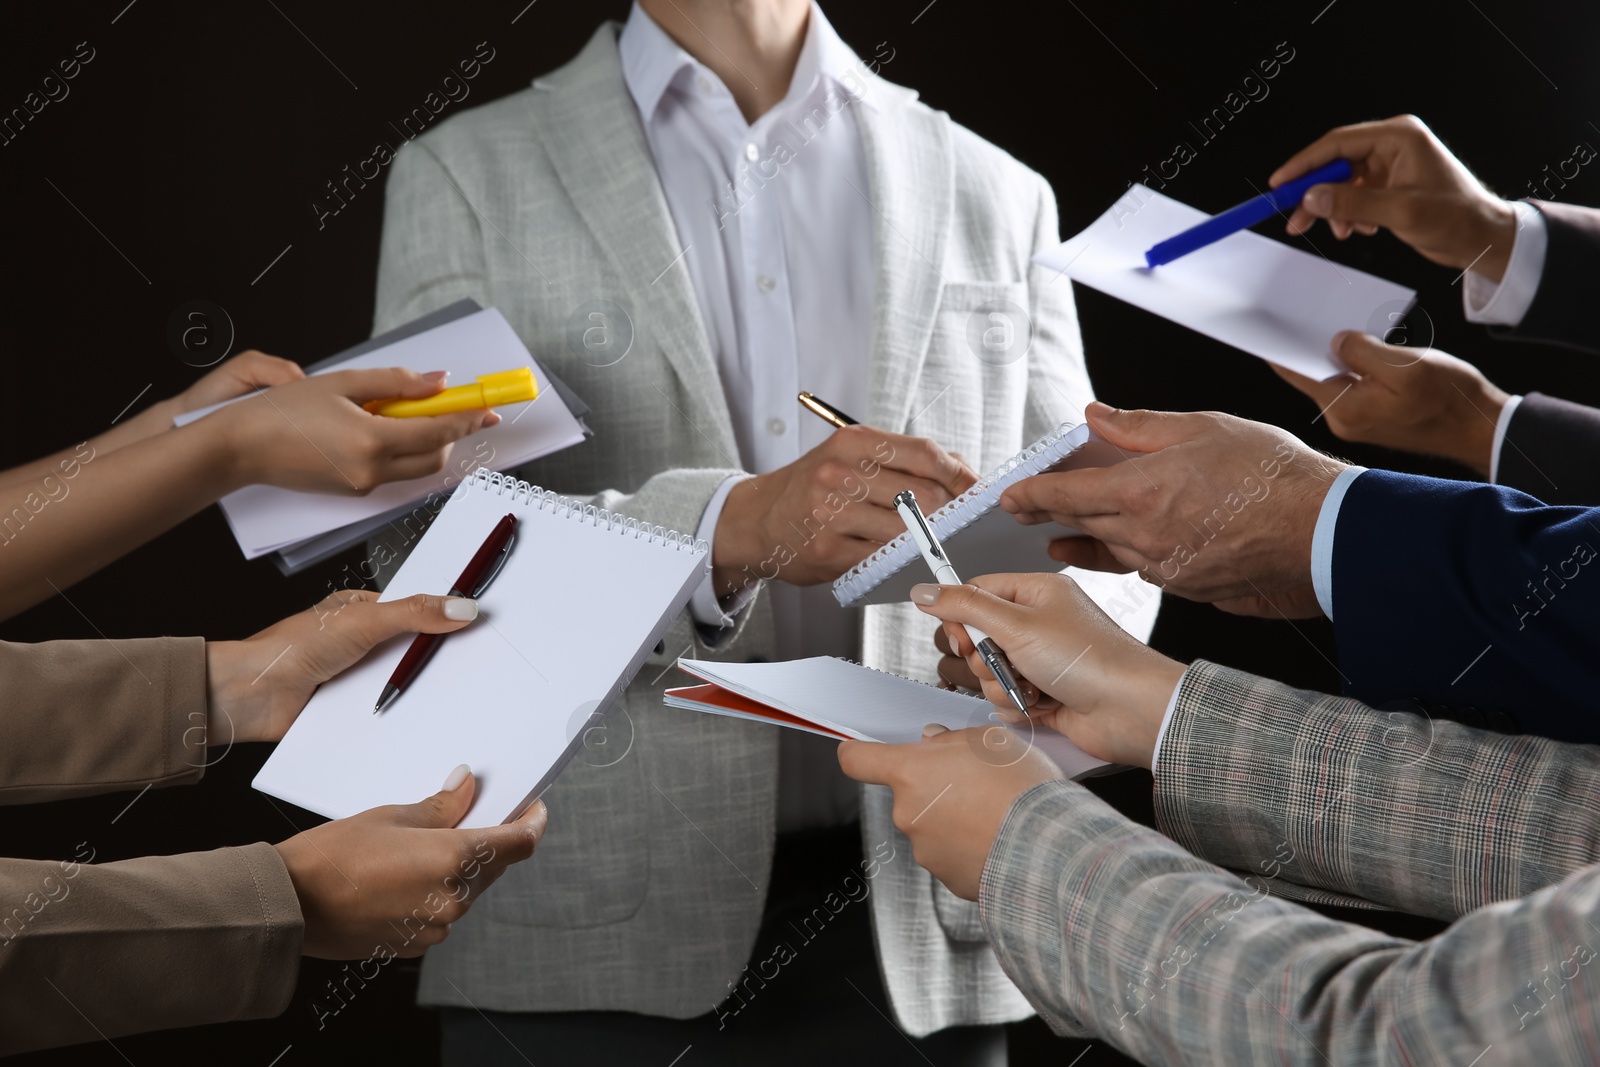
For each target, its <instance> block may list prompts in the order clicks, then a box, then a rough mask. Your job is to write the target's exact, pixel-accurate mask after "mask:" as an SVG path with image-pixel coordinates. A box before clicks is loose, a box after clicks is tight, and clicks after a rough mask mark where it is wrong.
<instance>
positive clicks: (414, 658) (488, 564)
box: [372, 515, 517, 715]
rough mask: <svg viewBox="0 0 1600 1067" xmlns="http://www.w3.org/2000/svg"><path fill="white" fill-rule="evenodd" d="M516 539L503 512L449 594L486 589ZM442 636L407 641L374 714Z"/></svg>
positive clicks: (469, 594) (509, 518) (477, 592)
mask: <svg viewBox="0 0 1600 1067" xmlns="http://www.w3.org/2000/svg"><path fill="white" fill-rule="evenodd" d="M516 538H517V517H516V516H515V515H507V516H506V517H505V518H503V519H501V520H500V521H499V522H497V523H495V524H494V529H492V530H490V531H489V536H488V537H487V538H486V539H485V540H484V542H483V546H482V547H481V548H479V549H478V551H477V552H476V553H474V554H473V556H472V561H471V562H469V563H468V564H467V569H466V570H464V571H462V572H461V577H460V578H457V579H456V584H455V585H454V586H452V587H451V588H450V593H449V595H450V596H463V597H477V596H480V595H481V594H482V593H483V591H484V590H485V589H487V588H489V583H490V582H492V581H494V578H495V575H497V574H499V573H500V568H501V567H503V566H505V563H506V559H507V557H509V556H510V555H511V545H512V542H514V541H515V540H516ZM444 638H445V635H444V634H418V635H417V637H416V640H414V641H412V642H411V647H410V648H408V649H406V654H405V655H404V656H402V657H401V659H400V664H399V666H397V667H395V669H394V673H393V674H392V675H390V676H389V681H388V683H387V684H386V685H385V686H384V687H383V693H382V694H381V695H380V696H379V697H378V703H377V704H376V705H374V706H373V708H372V714H374V715H376V714H378V712H380V711H382V710H383V709H384V708H386V707H388V706H389V705H390V704H393V703H394V701H395V698H396V697H398V696H399V695H400V694H401V693H404V692H405V691H406V687H407V686H409V685H410V684H411V683H412V681H413V680H414V679H415V678H416V677H417V675H418V674H420V673H422V668H423V667H424V666H425V665H426V664H427V662H428V660H430V659H432V658H433V654H434V653H435V652H436V651H438V649H439V643H440V642H441V641H443V640H444Z"/></svg>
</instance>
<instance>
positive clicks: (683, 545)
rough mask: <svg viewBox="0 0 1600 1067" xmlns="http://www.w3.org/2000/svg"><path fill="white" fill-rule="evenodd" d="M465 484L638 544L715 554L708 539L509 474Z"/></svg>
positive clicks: (487, 474)
mask: <svg viewBox="0 0 1600 1067" xmlns="http://www.w3.org/2000/svg"><path fill="white" fill-rule="evenodd" d="M461 484H462V486H463V487H468V486H474V487H477V488H480V489H485V490H491V491H493V492H494V494H495V495H496V496H507V495H509V496H510V498H511V500H512V501H513V502H515V501H516V500H517V499H518V498H519V497H520V498H521V500H522V502H523V503H524V504H530V505H532V506H533V508H534V510H536V511H543V510H545V507H546V505H548V506H549V508H550V511H551V513H552V514H560V515H562V516H564V517H566V518H576V519H577V520H578V521H579V522H591V523H592V524H593V525H594V527H595V528H596V529H600V528H604V529H606V530H615V531H617V532H618V533H621V534H628V533H632V534H633V536H634V538H635V539H636V540H641V541H648V542H650V543H652V544H660V545H663V546H671V547H672V548H673V549H674V550H675V551H679V552H681V551H683V550H685V549H687V550H689V551H691V552H710V551H711V546H710V545H709V544H707V543H706V541H705V539H704V538H697V537H693V536H691V535H689V534H684V533H679V532H678V531H676V530H669V529H667V528H666V527H665V526H657V525H656V524H654V523H651V522H645V521H643V520H641V519H637V518H634V517H633V516H632V515H619V514H618V513H616V512H615V511H607V510H606V509H605V508H602V507H596V506H595V505H593V504H585V503H584V502H583V501H581V500H573V499H572V498H571V497H565V496H562V495H561V494H560V493H557V492H556V491H555V490H553V489H545V488H542V487H541V486H537V485H534V484H532V483H531V482H525V481H523V480H522V479H520V478H513V477H512V476H511V475H509V474H500V473H498V472H496V471H492V470H490V469H489V468H487V467H479V468H478V469H477V470H475V471H473V472H472V474H471V476H469V477H468V478H467V479H466V480H465V481H463V482H462V483H461Z"/></svg>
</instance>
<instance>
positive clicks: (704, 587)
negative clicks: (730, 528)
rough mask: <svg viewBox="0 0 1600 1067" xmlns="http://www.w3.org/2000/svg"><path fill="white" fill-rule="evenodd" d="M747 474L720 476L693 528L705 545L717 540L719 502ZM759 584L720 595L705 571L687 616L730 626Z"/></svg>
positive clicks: (720, 502) (698, 621) (708, 622)
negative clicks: (723, 595) (714, 490)
mask: <svg viewBox="0 0 1600 1067" xmlns="http://www.w3.org/2000/svg"><path fill="white" fill-rule="evenodd" d="M749 477H750V475H748V474H735V475H733V476H731V477H728V478H724V479H723V480H722V484H721V485H719V486H717V491H716V492H715V493H712V494H711V501H710V502H709V503H708V504H706V510H705V511H704V512H703V513H702V514H701V516H700V526H699V527H698V528H697V529H696V530H695V532H694V535H695V537H697V538H699V539H700V540H702V541H704V542H705V543H706V544H708V545H714V544H716V543H717V521H718V520H719V519H721V518H722V506H723V505H724V504H726V503H727V502H728V493H729V492H730V491H732V489H733V487H734V486H736V485H738V484H739V483H740V482H742V481H744V480H745V479H746V478H749ZM758 588H759V583H751V584H750V585H747V586H745V587H744V588H742V589H736V590H734V591H733V592H732V593H729V594H728V595H727V596H726V597H722V598H720V599H719V598H718V597H717V583H716V582H715V581H714V580H713V579H712V577H711V575H710V574H707V575H706V579H705V581H703V582H701V583H700V585H699V586H698V587H697V588H696V589H695V591H694V595H693V596H692V597H690V598H689V617H690V618H691V619H693V620H694V621H695V622H697V623H699V624H700V625H701V626H715V627H718V628H720V627H723V626H732V625H733V618H734V616H735V615H738V614H739V612H741V611H743V610H744V606H745V605H746V604H748V603H750V601H751V599H752V598H753V597H754V596H755V595H756V590H757V589H758Z"/></svg>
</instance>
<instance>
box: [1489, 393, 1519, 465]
mask: <svg viewBox="0 0 1600 1067" xmlns="http://www.w3.org/2000/svg"><path fill="white" fill-rule="evenodd" d="M1520 403H1522V398H1521V397H1520V396H1514V397H1512V398H1511V399H1509V400H1507V401H1506V406H1505V407H1503V408H1501V409H1500V418H1499V419H1497V420H1496V421H1495V424H1494V448H1492V449H1491V450H1490V451H1489V480H1490V481H1491V482H1494V483H1496V484H1499V482H1500V446H1501V445H1503V444H1505V440H1506V430H1507V429H1509V428H1510V426H1511V416H1512V415H1515V414H1516V412H1517V405H1518V404H1520Z"/></svg>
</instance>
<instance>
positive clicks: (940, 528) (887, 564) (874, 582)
mask: <svg viewBox="0 0 1600 1067" xmlns="http://www.w3.org/2000/svg"><path fill="white" fill-rule="evenodd" d="M1082 425H1083V424H1082V423H1078V422H1063V423H1062V424H1061V425H1060V426H1057V427H1056V428H1055V429H1054V430H1051V431H1050V432H1049V433H1047V434H1045V435H1044V436H1043V437H1041V438H1039V440H1037V441H1035V442H1034V443H1033V444H1031V445H1029V446H1028V447H1027V448H1025V449H1023V450H1022V451H1021V452H1018V453H1017V454H1016V455H1014V456H1012V457H1011V458H1010V459H1008V460H1006V461H1005V462H1004V463H1002V464H1000V466H998V467H996V468H995V469H994V470H992V471H990V472H989V473H988V474H986V475H984V476H983V477H982V478H980V479H978V481H977V483H976V484H974V485H973V487H972V488H971V489H968V490H967V491H966V492H965V493H962V494H961V495H960V496H958V497H956V498H955V499H954V500H952V501H950V503H948V504H946V505H945V506H944V507H942V508H940V509H939V510H938V511H935V512H934V513H933V514H932V515H929V516H928V525H929V526H930V527H931V528H932V529H933V532H934V533H935V534H936V535H937V536H938V537H939V539H940V540H944V539H946V538H950V537H954V536H955V535H956V533H957V531H960V530H964V529H966V528H967V527H968V526H970V525H972V524H973V523H974V522H977V521H978V519H979V518H980V517H982V516H983V515H984V514H985V513H986V512H988V511H989V510H990V509H992V508H993V507H995V505H996V504H998V503H999V501H1000V494H1001V493H1003V492H1004V491H1005V490H1006V488H1008V487H1010V486H1012V485H1014V484H1016V483H1017V482H1020V481H1021V480H1022V479H1024V478H1031V477H1033V476H1034V475H1035V474H1042V473H1044V472H1045V471H1046V470H1049V469H1050V468H1051V467H1053V466H1055V465H1056V464H1057V463H1060V462H1061V461H1062V460H1063V459H1065V458H1066V457H1067V456H1069V455H1071V454H1072V452H1073V451H1074V449H1076V448H1077V447H1078V446H1079V445H1080V444H1082V442H1081V441H1075V442H1072V447H1071V448H1067V449H1065V450H1062V449H1061V447H1060V446H1061V444H1062V442H1064V441H1066V440H1067V439H1068V438H1069V437H1071V436H1072V435H1073V433H1074V432H1075V431H1077V430H1078V429H1079V428H1080V427H1081V426H1082ZM917 554H918V553H917V546H916V544H915V543H914V542H913V541H912V540H911V536H910V534H901V535H900V536H899V537H896V538H895V539H894V540H893V541H890V542H889V543H888V544H886V545H884V546H883V547H882V548H880V549H878V550H877V551H876V552H874V553H872V555H870V556H868V557H867V558H866V559H864V560H862V561H861V562H860V563H857V564H856V565H855V566H854V567H852V568H850V570H848V571H846V572H845V573H844V574H842V575H840V576H839V578H838V579H837V580H836V581H835V582H834V583H833V593H834V597H835V598H836V599H837V600H838V601H839V603H841V604H851V603H854V602H855V601H857V600H860V599H861V598H862V597H864V596H866V595H867V594H868V593H870V592H872V590H873V589H875V588H877V587H878V586H879V585H880V584H881V583H883V582H884V581H886V580H887V579H888V578H889V576H890V575H892V574H894V573H895V572H897V571H899V570H900V569H901V568H902V567H905V566H906V565H907V564H909V563H911V562H912V561H913V560H915V559H916V558H917Z"/></svg>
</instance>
